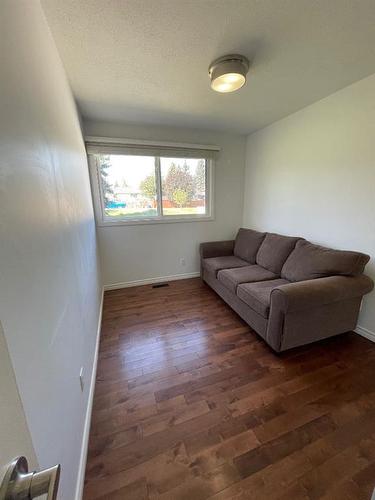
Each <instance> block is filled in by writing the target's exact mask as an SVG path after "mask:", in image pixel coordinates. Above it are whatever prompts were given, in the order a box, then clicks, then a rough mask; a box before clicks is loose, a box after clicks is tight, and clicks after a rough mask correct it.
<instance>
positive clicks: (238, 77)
mask: <svg viewBox="0 0 375 500" xmlns="http://www.w3.org/2000/svg"><path fill="white" fill-rule="evenodd" d="M249 65H250V63H249V60H248V59H247V58H246V57H244V56H241V55H239V54H229V55H227V56H222V57H219V59H215V61H213V62H212V63H211V64H210V67H209V69H208V74H209V75H210V78H211V88H212V89H213V90H216V92H224V93H225V92H234V91H235V90H238V89H240V88H241V87H242V86H243V85H245V82H246V75H247V72H248V71H249Z"/></svg>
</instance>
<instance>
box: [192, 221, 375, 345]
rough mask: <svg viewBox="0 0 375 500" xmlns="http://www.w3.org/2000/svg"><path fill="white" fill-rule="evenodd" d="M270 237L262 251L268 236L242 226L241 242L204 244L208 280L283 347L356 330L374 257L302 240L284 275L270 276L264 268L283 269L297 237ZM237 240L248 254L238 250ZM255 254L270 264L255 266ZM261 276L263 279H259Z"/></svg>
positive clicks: (267, 337)
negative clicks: (367, 270)
mask: <svg viewBox="0 0 375 500" xmlns="http://www.w3.org/2000/svg"><path fill="white" fill-rule="evenodd" d="M267 236H269V237H268V238H267V240H265V245H264V247H263V248H262V249H261V250H259V252H258V251H257V252H258V255H257V252H255V253H254V249H255V248H256V247H257V244H258V243H259V245H258V248H259V247H260V245H261V243H262V241H263V238H264V235H263V233H259V232H257V231H251V230H245V229H241V230H240V231H239V233H238V236H237V239H236V242H235V244H233V242H213V243H204V244H202V245H201V247H200V252H201V273H202V274H201V275H202V277H203V279H204V281H205V282H206V283H208V284H209V285H210V286H211V287H212V288H213V289H214V290H215V291H216V292H217V293H218V294H219V295H220V297H222V298H223V300H225V302H226V303H227V304H229V305H230V307H232V309H234V311H236V312H237V314H239V315H240V316H241V318H243V319H244V320H245V321H246V322H247V323H248V324H249V325H250V326H251V327H252V328H254V330H255V331H256V332H257V333H258V334H259V335H261V337H262V338H264V339H265V341H266V342H267V343H268V345H269V346H271V347H272V349H274V350H275V351H277V352H281V351H284V350H286V349H291V348H293V347H296V346H300V345H304V344H308V343H310V342H314V341H315V340H320V339H324V338H327V337H331V336H332V335H338V334H339V333H344V332H346V331H348V330H351V329H354V328H355V326H356V324H357V319H358V314H359V308H360V304H361V300H362V297H363V295H365V294H366V293H369V292H370V291H371V290H372V289H373V286H374V283H373V281H372V280H371V279H370V278H368V277H367V276H365V275H363V274H362V272H363V270H364V267H365V265H366V263H367V262H368V260H369V256H368V255H365V254H362V253H359V252H350V251H340V250H331V249H329V248H324V247H320V246H318V245H314V244H312V243H309V242H307V241H305V240H299V241H297V243H296V245H295V248H294V250H292V251H291V253H290V255H289V256H288V257H287V258H286V261H285V263H284V265H283V267H282V269H281V278H280V277H278V278H277V279H268V278H264V275H263V274H262V273H263V272H268V273H271V274H269V275H268V276H271V275H272V271H271V269H274V270H276V269H279V267H280V265H281V262H282V260H283V258H284V255H285V254H286V253H287V249H286V248H287V247H288V244H289V243H290V244H291V245H292V243H291V240H293V238H290V237H285V238H283V237H281V236H279V235H267ZM287 242H288V243H287ZM236 245H237V252H240V254H241V255H242V256H244V257H246V259H244V258H242V259H241V258H240V257H238V255H233V254H232V251H233V252H236ZM273 246H275V248H273ZM276 247H277V249H276ZM205 257H207V258H205ZM255 257H256V259H257V261H258V262H262V263H263V264H264V265H266V266H268V268H269V269H266V268H263V270H262V266H260V265H253V266H250V265H249V262H248V260H250V261H251V259H252V258H254V259H255ZM255 269H256V271H255ZM247 273H249V274H247ZM250 273H251V274H250ZM275 274H276V273H275ZM218 275H219V276H218ZM261 276H263V279H262V281H258V282H255V281H254V280H255V279H258V277H259V278H260V277H261ZM218 277H219V278H220V279H218ZM288 278H289V279H288ZM243 279H248V280H252V282H246V283H243V282H242V280H243ZM240 281H241V283H240ZM237 283H238V285H237ZM236 287H237V288H236Z"/></svg>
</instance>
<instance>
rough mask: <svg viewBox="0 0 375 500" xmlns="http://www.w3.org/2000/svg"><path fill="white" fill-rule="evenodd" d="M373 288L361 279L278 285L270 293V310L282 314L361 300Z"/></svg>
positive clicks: (326, 279) (367, 280)
mask: <svg viewBox="0 0 375 500" xmlns="http://www.w3.org/2000/svg"><path fill="white" fill-rule="evenodd" d="M373 288H374V283H373V281H372V280H371V279H370V278H369V277H368V276H365V275H364V274H362V275H360V276H329V277H327V278H317V279H313V280H307V281H298V282H295V283H288V284H287V285H281V286H279V287H277V288H275V289H274V290H272V293H271V307H272V308H277V309H279V310H280V311H283V312H284V313H287V312H293V311H301V310H304V309H311V308H314V307H319V306H323V305H325V304H330V303H333V302H340V301H342V300H346V299H351V298H356V297H362V296H363V295H365V294H366V293H369V292H371V290H372V289H373Z"/></svg>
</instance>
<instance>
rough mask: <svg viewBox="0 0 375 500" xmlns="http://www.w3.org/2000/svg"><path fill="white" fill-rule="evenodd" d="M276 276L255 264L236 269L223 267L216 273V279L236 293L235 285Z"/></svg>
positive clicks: (270, 278) (271, 278)
mask: <svg viewBox="0 0 375 500" xmlns="http://www.w3.org/2000/svg"><path fill="white" fill-rule="evenodd" d="M276 278H278V276H277V274H275V273H273V272H271V271H269V270H268V269H264V267H261V266H257V265H256V264H254V265H253V266H246V267H238V268H236V269H223V270H221V271H219V272H218V275H217V279H218V280H219V281H221V282H222V283H223V285H225V286H226V287H227V288H228V289H229V290H230V291H231V292H233V293H236V290H237V286H238V285H240V284H241V283H254V282H256V281H266V280H274V279H276Z"/></svg>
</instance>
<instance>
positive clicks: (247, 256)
mask: <svg viewBox="0 0 375 500" xmlns="http://www.w3.org/2000/svg"><path fill="white" fill-rule="evenodd" d="M265 235H266V233H260V232H259V231H253V230H252V229H244V228H241V229H240V230H239V231H238V233H237V236H236V240H235V243H234V250H233V253H234V255H235V256H236V257H239V258H240V259H244V260H246V261H247V262H248V264H249V263H250V264H255V258H256V255H257V252H258V250H259V247H260V245H261V243H262V241H263V239H264V237H265Z"/></svg>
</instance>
